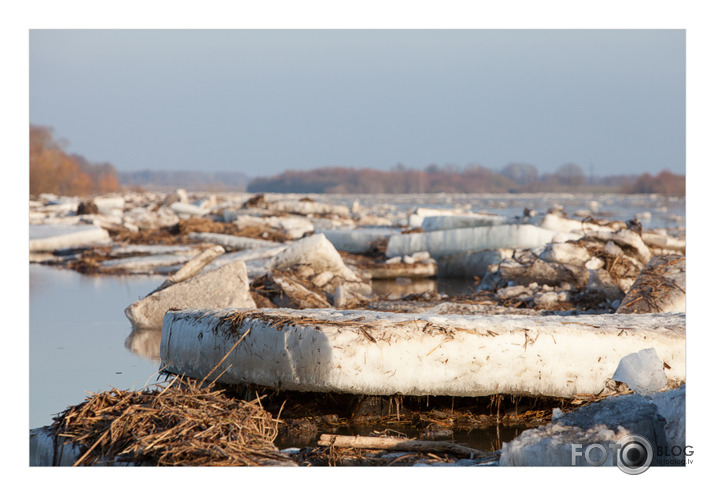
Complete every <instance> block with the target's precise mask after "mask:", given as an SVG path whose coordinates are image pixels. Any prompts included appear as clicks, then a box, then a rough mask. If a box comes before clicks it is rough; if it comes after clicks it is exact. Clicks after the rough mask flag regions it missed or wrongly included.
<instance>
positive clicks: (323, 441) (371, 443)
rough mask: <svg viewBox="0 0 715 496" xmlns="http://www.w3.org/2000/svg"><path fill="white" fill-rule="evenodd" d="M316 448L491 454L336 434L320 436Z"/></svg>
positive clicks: (415, 441)
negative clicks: (332, 447)
mask: <svg viewBox="0 0 715 496" xmlns="http://www.w3.org/2000/svg"><path fill="white" fill-rule="evenodd" d="M318 446H334V447H336V448H362V449H379V450H390V451H419V452H423V453H429V452H437V453H453V454H455V455H462V456H472V457H475V458H483V457H488V456H492V455H493V453H488V452H486V451H481V450H478V449H473V448H470V447H468V446H464V445H461V444H456V443H450V442H446V441H422V440H418V439H405V438H399V437H363V436H340V435H337V434H322V435H321V436H320V439H319V440H318Z"/></svg>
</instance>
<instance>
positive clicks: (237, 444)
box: [53, 377, 292, 466]
mask: <svg viewBox="0 0 715 496" xmlns="http://www.w3.org/2000/svg"><path fill="white" fill-rule="evenodd" d="M211 386H212V385H209V386H207V387H203V386H200V385H199V383H198V382H197V381H192V380H190V379H184V378H180V377H176V378H174V380H173V381H172V382H171V383H170V384H169V385H168V386H166V387H162V386H155V387H154V388H152V389H144V390H140V391H123V390H118V389H112V390H111V391H105V392H102V393H97V394H92V395H91V396H89V397H88V398H87V400H86V401H85V402H83V403H81V404H79V405H76V406H72V407H70V408H68V409H67V410H65V412H63V413H62V414H61V415H60V416H58V417H57V418H55V422H54V423H53V428H54V429H55V432H56V435H57V438H58V444H60V442H62V440H64V441H65V442H72V443H78V444H79V445H80V446H81V447H82V448H81V452H82V456H81V457H80V458H79V459H78V460H77V462H76V464H75V465H95V464H126V463H131V464H135V465H149V466H255V465H276V464H286V463H288V464H290V463H292V462H291V459H290V458H289V457H287V456H286V455H284V454H282V453H281V452H280V451H278V449H277V448H276V447H275V445H274V444H273V441H274V440H275V438H276V436H277V434H278V423H279V421H278V420H276V419H274V418H273V417H272V416H271V414H270V413H268V412H266V411H265V410H264V409H263V407H262V406H261V403H260V399H255V400H253V401H241V400H236V399H233V398H231V397H229V396H227V395H226V394H225V393H224V392H223V391H221V390H217V389H213V388H212V387H211Z"/></svg>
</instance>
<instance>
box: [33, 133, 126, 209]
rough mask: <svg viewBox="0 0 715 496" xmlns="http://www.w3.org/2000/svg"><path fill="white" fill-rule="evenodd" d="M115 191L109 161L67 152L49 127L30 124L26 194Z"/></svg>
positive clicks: (116, 183) (114, 176)
mask: <svg viewBox="0 0 715 496" xmlns="http://www.w3.org/2000/svg"><path fill="white" fill-rule="evenodd" d="M118 190H119V177H118V175H117V171H116V170H115V168H114V166H113V165H112V164H110V163H106V162H104V163H99V164H95V163H91V162H89V161H88V160H87V159H85V158H84V157H83V156H81V155H76V154H73V155H71V154H68V153H67V152H65V150H64V146H63V144H62V143H59V142H57V141H56V140H55V139H54V137H53V130H52V128H50V127H45V126H34V125H30V194H31V195H38V194H40V193H54V194H56V195H67V196H83V195H91V194H97V193H111V192H115V191H118Z"/></svg>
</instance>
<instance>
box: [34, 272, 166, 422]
mask: <svg viewBox="0 0 715 496" xmlns="http://www.w3.org/2000/svg"><path fill="white" fill-rule="evenodd" d="M29 270H30V274H29V276H30V277H29V281H30V308H29V310H30V319H29V323H30V329H29V330H30V428H34V427H41V426H44V425H49V424H51V423H52V417H53V416H54V415H56V414H58V413H60V412H62V411H64V410H65V409H66V408H67V407H68V406H69V405H74V404H78V403H81V402H82V401H84V399H85V398H86V396H87V392H98V391H105V390H107V389H110V388H112V387H117V388H120V389H139V388H141V387H144V386H145V385H146V384H147V383H152V382H155V380H156V377H157V373H158V364H157V363H156V360H155V358H154V357H157V356H158V349H157V346H156V345H155V344H151V343H153V342H155V340H156V337H155V336H154V337H153V336H151V335H149V334H147V335H144V334H142V335H140V336H139V335H138V336H132V334H133V332H132V330H131V325H130V324H129V321H128V320H127V318H126V317H125V315H124V308H126V307H127V306H128V305H129V304H131V303H133V302H134V301H136V300H137V299H139V298H142V297H143V296H145V295H146V294H147V293H149V292H150V291H151V290H153V289H154V288H156V287H157V286H158V285H159V284H161V282H162V281H163V280H164V277H162V276H132V277H128V276H124V277H120V276H101V277H93V276H86V275H82V274H79V273H77V272H74V271H70V270H64V269H58V268H55V267H49V266H43V265H35V264H31V265H30V268H29ZM128 336H129V338H128ZM139 350H141V351H140V352H138V351H139Z"/></svg>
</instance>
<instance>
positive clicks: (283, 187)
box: [247, 163, 685, 196]
mask: <svg viewBox="0 0 715 496" xmlns="http://www.w3.org/2000/svg"><path fill="white" fill-rule="evenodd" d="M247 191H249V192H253V193H259V192H263V193H353V194H406V193H539V192H578V191H582V192H587V191H590V192H620V193H661V194H668V195H680V196H684V195H685V176H683V175H676V174H673V173H671V172H669V171H667V170H666V171H662V172H661V173H659V174H658V175H657V176H655V177H652V176H651V175H650V174H647V173H646V174H643V175H641V176H625V175H621V176H606V177H593V176H591V177H587V176H586V175H585V174H584V172H583V170H582V169H581V167H580V166H579V165H577V164H573V163H568V164H564V165H562V166H561V167H559V168H558V169H557V170H556V172H554V173H547V174H539V171H538V170H537V169H536V167H534V166H533V165H531V164H524V163H513V164H509V165H507V166H506V167H504V168H502V169H501V170H500V171H499V172H494V171H492V170H490V169H487V168H485V167H482V166H479V165H468V166H466V167H459V166H456V165H452V164H448V165H444V166H438V165H436V164H430V165H428V166H427V167H425V168H424V169H423V170H418V169H408V168H406V167H404V166H403V165H401V164H398V165H397V166H395V167H394V168H393V169H392V170H390V171H380V170H375V169H369V168H361V169H356V168H351V167H323V168H318V169H312V170H302V171H296V170H288V171H286V172H283V173H282V174H278V175H276V176H272V177H258V178H255V179H253V180H252V181H251V182H249V183H248V186H247Z"/></svg>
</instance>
